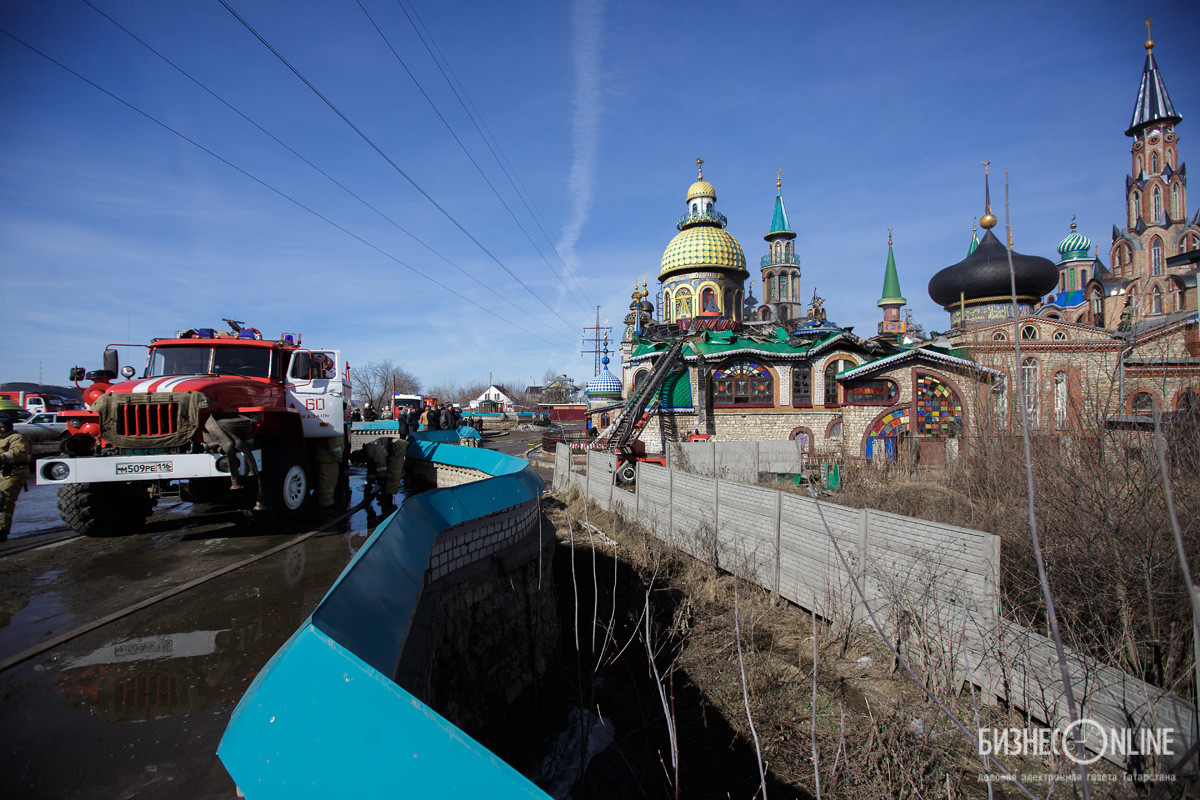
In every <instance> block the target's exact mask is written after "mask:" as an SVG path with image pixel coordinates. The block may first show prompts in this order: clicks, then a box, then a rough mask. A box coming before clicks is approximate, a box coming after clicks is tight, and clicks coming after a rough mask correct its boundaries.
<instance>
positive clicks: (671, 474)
mask: <svg viewBox="0 0 1200 800" xmlns="http://www.w3.org/2000/svg"><path fill="white" fill-rule="evenodd" d="M667 541H669V542H670V543H671V544H675V470H673V469H671V468H670V467H667Z"/></svg>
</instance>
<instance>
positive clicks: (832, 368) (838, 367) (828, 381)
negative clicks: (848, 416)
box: [825, 358, 854, 406]
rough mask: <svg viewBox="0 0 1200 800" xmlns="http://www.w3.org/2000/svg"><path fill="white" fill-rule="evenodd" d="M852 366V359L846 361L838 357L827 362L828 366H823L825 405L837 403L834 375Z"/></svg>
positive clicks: (836, 385) (836, 386) (836, 387)
mask: <svg viewBox="0 0 1200 800" xmlns="http://www.w3.org/2000/svg"><path fill="white" fill-rule="evenodd" d="M853 366H854V362H853V361H847V360H846V359H842V358H839V359H836V360H834V361H831V362H829V366H827V367H825V405H827V406H836V405H839V403H838V397H839V395H838V384H837V378H835V377H834V376H835V375H837V374H838V373H839V372H841V371H842V370H844V369H850V368H851V367H853Z"/></svg>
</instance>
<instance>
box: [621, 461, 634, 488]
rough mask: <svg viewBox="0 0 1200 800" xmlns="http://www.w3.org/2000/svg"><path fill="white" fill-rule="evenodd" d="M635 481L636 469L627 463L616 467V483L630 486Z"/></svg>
mask: <svg viewBox="0 0 1200 800" xmlns="http://www.w3.org/2000/svg"><path fill="white" fill-rule="evenodd" d="M635 480H637V467H635V466H634V465H633V464H630V463H628V462H626V463H624V464H622V465H621V466H619V467H617V483H620V484H624V485H625V486H632V485H633V482H634V481H635Z"/></svg>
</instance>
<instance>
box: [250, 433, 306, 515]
mask: <svg viewBox="0 0 1200 800" xmlns="http://www.w3.org/2000/svg"><path fill="white" fill-rule="evenodd" d="M263 455H264V459H263V460H264V463H263V474H262V480H263V496H264V499H265V500H266V502H267V507H268V508H269V509H270V510H271V511H272V512H273V513H274V514H276V515H278V516H280V517H282V518H285V519H287V518H291V517H295V516H298V515H299V514H300V512H301V511H302V510H303V509H304V504H305V502H306V501H307V500H308V496H309V493H310V490H311V489H312V478H311V473H310V472H309V468H308V461H307V460H306V459H305V458H304V454H303V453H301V452H300V451H299V450H294V449H292V448H282V449H279V450H268V451H267V452H266V453H264V454H263Z"/></svg>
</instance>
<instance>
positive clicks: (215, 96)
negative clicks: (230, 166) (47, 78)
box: [81, 0, 574, 336]
mask: <svg viewBox="0 0 1200 800" xmlns="http://www.w3.org/2000/svg"><path fill="white" fill-rule="evenodd" d="M81 2H83V3H84V4H85V5H86V6H88V7H89V8H91V9H92V10H93V11H95V12H96V13H97V14H99V15H100V16H102V17H104V18H105V19H106V20H108V21H109V22H110V23H112V24H113V25H115V26H116V27H117V28H119V29H120V30H121V31H122V32H123V33H125V34H126V35H127V36H129V37H130V38H131V39H133V40H134V41H135V42H137V43H138V44H140V45H141V46H142V47H144V48H146V49H147V50H149V51H150V52H151V53H153V54H154V55H156V56H158V57H159V58H160V59H161V60H162V61H164V62H166V63H167V64H168V65H170V66H171V67H172V68H173V69H175V70H176V71H177V72H179V74H181V75H183V76H184V77H185V78H187V79H188V80H190V81H191V82H192V83H194V84H196V86H198V87H199V88H201V89H203V90H204V91H205V92H207V93H208V94H209V95H210V96H211V97H212V98H213V99H215V100H217V101H218V102H220V103H221V104H222V105H224V106H225V107H226V108H228V109H229V110H230V111H232V112H233V113H235V114H237V115H238V116H239V117H241V118H242V119H244V120H245V121H246V122H248V123H250V124H251V125H253V126H254V127H255V128H257V129H258V130H259V131H261V132H262V133H263V134H264V135H266V136H267V137H269V138H270V139H271V140H272V141H274V142H275V143H276V144H278V145H279V146H280V147H282V148H284V149H285V150H287V151H288V152H289V153H291V154H292V155H294V156H295V157H296V158H298V159H300V160H301V161H303V162H304V163H305V164H307V165H308V166H309V167H311V168H312V169H314V170H315V171H316V172H318V173H320V174H321V175H322V176H323V177H325V178H326V179H328V180H329V181H330V182H331V183H333V184H334V185H335V186H337V187H338V188H340V189H341V190H342V191H344V192H346V194H348V195H350V196H351V197H353V198H354V199H355V200H357V201H358V202H359V203H361V204H362V205H364V206H366V207H367V208H369V209H370V210H371V211H374V212H375V213H376V214H378V215H379V216H380V217H381V218H382V219H383V220H385V221H386V222H388V223H390V224H391V225H392V226H394V227H395V228H396V229H397V230H399V231H400V232H401V233H404V234H405V235H407V236H408V237H409V238H411V239H412V240H413V241H414V242H416V243H417V244H419V245H421V246H422V247H424V248H425V249H426V250H428V251H429V252H430V253H432V254H433V255H435V256H437V257H438V258H440V259H441V260H443V261H445V262H446V263H447V264H449V265H450V266H451V267H453V268H454V269H456V270H458V271H459V272H460V273H462V274H463V275H464V276H466V277H467V278H470V279H471V280H472V281H474V282H475V283H476V284H477V285H478V286H480V287H482V288H483V289H485V290H486V291H488V292H490V293H492V294H493V295H495V297H496V298H497V299H499V300H502V301H504V302H505V303H507V304H508V305H510V306H511V307H512V308H513V309H515V310H516V311H518V312H520V313H521V314H527V313H528V312H527V311H525V309H523V308H521V307H520V306H518V305H517V304H516V303H514V302H513V301H512V300H510V299H508V298H507V297H505V296H504V295H502V294H500V293H499V292H498V291H496V289H495V288H494V287H492V286H489V285H488V284H486V283H484V282H483V281H481V280H479V279H478V278H476V277H475V276H474V275H472V274H471V273H469V272H467V271H466V270H465V269H463V268H462V267H461V266H459V265H458V264H457V263H455V262H454V261H452V260H451V259H450V258H448V257H446V256H445V255H443V254H442V253H440V252H438V251H437V250H436V249H434V248H433V247H432V246H431V245H429V244H428V243H427V242H425V241H424V240H423V239H421V238H420V237H419V236H417V235H416V234H414V233H413V232H412V231H410V230H408V229H407V228H405V227H404V226H403V225H401V224H400V223H399V222H397V221H396V220H394V219H392V218H391V217H389V216H388V215H387V214H385V213H383V212H382V211H380V210H379V209H378V208H376V207H375V206H374V205H372V204H371V203H370V202H368V201H367V200H366V199H365V198H363V197H361V196H359V195H358V194H357V193H355V192H354V191H353V190H352V189H350V187H348V186H346V185H345V184H344V183H342V182H341V181H339V180H338V179H337V178H335V177H333V176H332V175H330V174H329V173H328V172H326V171H325V170H323V169H321V168H320V167H318V166H317V165H316V164H314V163H313V162H312V161H310V160H309V159H307V158H305V157H304V156H303V155H301V154H300V153H299V152H297V151H296V150H295V149H294V148H292V147H291V146H290V145H288V144H287V143H286V142H284V141H283V140H281V139H280V138H279V137H278V136H276V135H275V134H273V133H271V132H270V131H269V130H267V129H266V128H264V127H263V126H262V125H260V124H259V123H258V122H256V121H255V120H253V119H252V118H251V117H250V116H249V115H247V114H245V113H244V112H242V111H241V110H240V109H238V108H237V107H236V106H234V105H233V104H232V103H230V102H228V101H227V100H225V98H223V97H221V96H220V95H219V94H217V93H216V92H214V91H213V90H212V89H210V88H208V86H206V85H205V84H204V83H203V82H201V81H200V80H199V79H197V78H196V77H194V76H193V75H191V74H190V73H189V72H188V71H187V70H185V69H184V68H183V67H181V66H179V65H178V64H176V63H175V62H174V61H172V60H171V59H169V58H167V57H166V56H165V55H163V54H162V53H161V52H159V51H158V50H156V49H155V48H154V47H153V46H152V45H150V44H149V43H148V42H146V41H145V40H143V39H142V38H141V37H139V36H138V35H137V34H135V33H134V32H133V31H131V30H129V29H128V28H126V27H125V26H124V25H122V24H121V23H120V22H118V21H117V20H115V19H113V18H112V17H111V16H109V15H108V14H106V13H105V12H104V11H102V10H101V9H99V8H97V7H96V6H95V5H94V4H93V3H92V2H91V0H81ZM557 333H559V335H567V334H564V333H563V332H562V331H557ZM570 335H571V336H574V334H573V333H572V334H570Z"/></svg>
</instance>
